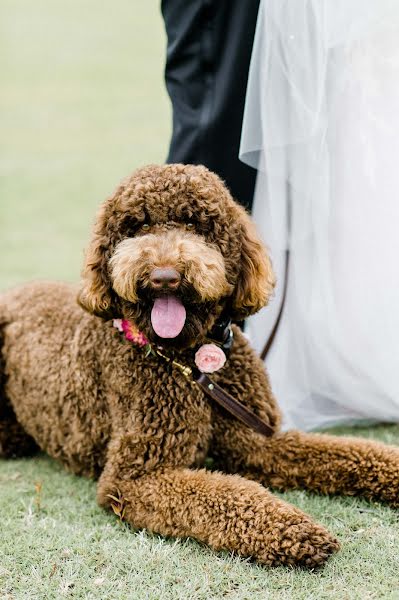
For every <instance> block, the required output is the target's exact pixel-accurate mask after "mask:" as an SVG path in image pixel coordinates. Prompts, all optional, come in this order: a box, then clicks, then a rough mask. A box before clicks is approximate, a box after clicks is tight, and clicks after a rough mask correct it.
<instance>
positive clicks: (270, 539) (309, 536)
mask: <svg viewBox="0 0 399 600" xmlns="http://www.w3.org/2000/svg"><path fill="white" fill-rule="evenodd" d="M292 516H293V515H290V516H289V517H288V518H286V519H282V520H281V521H280V522H277V523H275V525H274V527H273V528H272V530H271V531H269V532H268V535H267V546H268V547H266V546H265V550H264V552H262V553H261V555H260V556H259V560H260V561H261V562H263V563H264V564H268V565H273V566H277V565H296V566H302V567H306V568H308V569H312V568H315V567H319V566H321V565H322V564H323V563H325V562H326V560H327V559H328V558H329V557H330V556H331V555H332V554H334V552H337V551H338V550H339V547H340V546H339V543H338V541H337V540H336V538H335V537H334V536H332V535H331V534H330V533H329V532H328V531H327V530H326V529H324V528H323V527H322V526H321V525H318V524H317V523H314V522H312V521H311V520H310V519H308V518H306V517H305V518H303V517H301V516H299V515H298V518H294V519H293V518H292Z"/></svg>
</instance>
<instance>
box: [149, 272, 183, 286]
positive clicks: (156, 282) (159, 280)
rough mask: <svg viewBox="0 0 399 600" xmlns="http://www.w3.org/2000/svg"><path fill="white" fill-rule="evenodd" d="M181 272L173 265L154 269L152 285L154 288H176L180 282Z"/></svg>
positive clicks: (151, 279) (151, 277)
mask: <svg viewBox="0 0 399 600" xmlns="http://www.w3.org/2000/svg"><path fill="white" fill-rule="evenodd" d="M180 279H181V277H180V273H178V272H177V271H176V269H173V268H172V267H162V268H157V269H154V270H153V271H152V273H151V275H150V283H151V287H152V288H153V289H154V290H162V289H168V290H176V289H177V288H178V287H179V284H180Z"/></svg>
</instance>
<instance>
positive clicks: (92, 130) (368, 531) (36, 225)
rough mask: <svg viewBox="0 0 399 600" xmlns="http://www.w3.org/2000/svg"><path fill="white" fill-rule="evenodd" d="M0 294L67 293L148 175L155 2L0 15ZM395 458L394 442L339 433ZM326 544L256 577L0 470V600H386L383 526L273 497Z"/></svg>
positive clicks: (18, 465) (156, 141) (77, 490)
mask: <svg viewBox="0 0 399 600" xmlns="http://www.w3.org/2000/svg"><path fill="white" fill-rule="evenodd" d="M0 39H1V45H0V71H1V74H2V86H1V93H0V131H1V150H0V152H1V155H0V169H1V171H0V172H1V179H0V265H1V269H0V289H4V288H6V287H8V286H11V285H14V284H16V283H18V282H20V281H24V280H27V279H33V278H58V279H67V280H70V281H76V280H77V279H78V277H79V270H80V265H81V261H82V250H83V248H84V246H85V244H86V240H87V238H88V233H89V228H90V225H91V222H92V220H93V215H94V210H95V207H96V206H97V204H98V203H99V202H100V201H101V200H102V199H103V198H104V197H105V196H106V195H108V194H109V193H110V192H111V191H112V190H113V188H114V187H115V186H116V184H117V182H118V181H119V179H121V178H122V177H123V176H125V175H126V174H128V173H129V172H130V171H131V170H132V169H133V168H135V167H136V166H139V165H142V164H144V163H148V162H162V161H163V160H164V157H165V155H166V149H167V143H168V137H169V130H170V124H169V123H170V112H169V105H168V102H167V98H166V94H165V91H164V87H163V75H162V69H163V55H164V46H165V39H164V34H163V30H162V22H161V18H160V14H159V6H158V2H143V1H141V2H140V1H139V0H129V1H127V0H114V1H113V2H102V3H99V2H95V1H94V0H68V2H59V1H58V2H57V1H55V0H35V2H32V1H31V0H2V2H1V4H0ZM338 433H340V434H341V433H351V434H353V433H355V434H357V435H363V436H367V437H373V438H376V439H381V440H384V441H387V442H389V443H393V444H399V427H397V426H393V425H392V426H378V427H374V428H368V429H366V428H363V429H357V430H353V429H349V428H348V429H346V430H345V429H340V430H339V431H338ZM281 496H282V497H284V498H286V499H287V500H288V501H292V502H293V503H295V504H296V505H297V506H299V507H300V508H301V509H303V510H305V511H307V512H308V513H310V514H312V515H313V516H314V517H315V518H316V519H318V520H319V521H321V522H322V523H323V524H324V525H326V526H327V527H328V528H329V529H330V530H331V531H332V532H334V533H335V534H336V535H337V536H338V538H339V539H340V541H341V543H342V550H341V552H340V553H339V554H338V555H336V556H335V557H334V558H333V559H332V560H330V561H329V563H328V564H327V566H326V567H325V568H324V569H323V570H320V571H318V572H305V571H300V570H295V569H288V568H278V569H266V568H263V567H260V566H258V565H256V564H253V563H250V562H249V561H245V560H242V559H240V558H238V557H237V556H231V555H228V554H225V553H219V554H216V553H214V552H211V551H210V550H209V549H208V548H206V547H204V546H201V545H199V544H197V543H195V542H193V541H191V540H183V541H175V540H165V539H163V538H161V537H158V536H153V535H149V534H147V533H145V532H135V531H133V530H131V529H130V528H129V527H128V526H126V525H125V524H122V523H120V522H119V521H118V519H117V518H116V517H115V516H114V515H112V514H108V513H106V512H104V511H102V510H100V509H99V508H98V507H97V506H96V502H95V484H94V483H93V482H91V481H87V480H84V479H81V478H77V477H74V476H72V475H69V474H67V473H66V472H64V471H63V469H62V468H61V467H60V466H58V465H57V464H56V463H55V462H54V461H53V460H51V459H49V458H47V457H45V456H42V455H40V456H38V457H37V458H34V459H26V460H17V461H0V507H1V518H0V600H5V599H9V600H11V599H18V600H19V599H21V600H22V599H23V600H25V599H46V600H47V599H53V598H54V599H59V598H64V597H66V598H85V599H86V598H87V599H109V600H111V599H112V600H119V599H123V598H126V599H136V598H137V599H154V600H155V599H157V600H158V599H159V600H163V599H169V598H170V599H182V598H188V599H197V598H198V599H204V600H208V599H209V600H210V599H213V598H215V599H216V598H220V599H222V598H223V599H238V600H244V599H245V600H252V599H254V600H255V599H259V600H261V599H262V600H263V599H268V598H270V599H273V600H274V599H278V600H280V599H281V600H282V599H293V600H301V599H303V600H305V599H306V600H310V599H314V600H322V599H337V600H347V599H348V600H349V599H359V600H366V599H371V598H373V599H377V600H380V599H383V598H384V599H385V598H386V599H399V519H398V514H397V513H395V512H394V511H392V510H390V509H388V508H386V507H384V506H381V505H378V504H370V503H367V502H365V501H363V500H358V499H353V498H346V499H344V498H325V497H324V498H323V497H317V496H314V495H310V494H306V493H305V492H301V491H297V492H291V493H286V494H281Z"/></svg>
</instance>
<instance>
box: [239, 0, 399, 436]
mask: <svg viewBox="0 0 399 600" xmlns="http://www.w3.org/2000/svg"><path fill="white" fill-rule="evenodd" d="M240 156H241V158H242V160H244V161H245V162H247V163H249V164H251V165H252V166H254V167H256V168H258V170H259V172H258V180H257V187H256V193H255V204H254V218H255V221H256V223H257V225H258V229H259V231H260V233H261V235H262V237H263V238H264V240H265V242H266V243H267V245H268V247H269V249H270V252H271V256H272V260H273V263H274V267H275V270H276V273H277V277H278V287H277V291H276V294H275V297H274V299H273V301H272V302H271V304H270V305H269V307H267V308H266V309H264V310H263V311H261V312H260V313H259V314H258V315H255V316H254V317H253V318H251V319H250V321H249V325H248V333H249V336H250V338H251V340H252V343H253V344H254V346H255V348H256V349H257V350H258V351H261V348H262V347H263V345H264V344H265V341H266V340H267V339H268V337H269V335H270V332H271V331H272V329H273V327H274V325H275V322H276V319H277V315H278V312H279V310H280V306H281V302H282V295H283V287H284V277H285V260H286V253H287V250H288V251H289V263H288V276H287V290H286V297H285V303H284V307H283V311H282V314H281V320H280V323H279V326H278V328H277V332H276V335H275V338H274V341H273V343H272V345H271V347H270V350H269V353H268V355H267V358H266V362H267V367H268V371H269V373H270V376H271V381H272V386H273V390H274V392H275V394H276V396H277V398H278V401H279V403H280V406H281V408H282V411H283V415H284V427H286V428H287V427H298V428H301V429H313V428H322V427H327V426H331V425H335V424H340V423H353V422H361V421H365V420H367V421H384V422H395V421H396V422H399V0H361V1H359V0H263V2H262V3H261V7H260V12H259V17H258V25H257V32H256V37H255V43H254V50H253V55H252V61H251V69H250V77H249V83H248V92H247V102H246V109H245V117H244V124H243V133H242V139H241V149H240Z"/></svg>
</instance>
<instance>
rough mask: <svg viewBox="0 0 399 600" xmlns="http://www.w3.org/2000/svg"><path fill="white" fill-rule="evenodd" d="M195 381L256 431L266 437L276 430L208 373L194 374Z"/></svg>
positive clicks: (206, 392)
mask: <svg viewBox="0 0 399 600" xmlns="http://www.w3.org/2000/svg"><path fill="white" fill-rule="evenodd" d="M194 381H195V382H196V383H197V384H198V385H199V386H200V388H201V389H202V390H203V391H204V392H205V394H207V395H208V396H210V397H211V398H212V400H214V401H215V402H217V403H218V404H219V405H220V406H222V407H223V408H224V409H226V410H227V411H228V412H229V413H231V414H232V415H234V416H235V417H236V418H237V419H239V420H240V421H242V422H243V423H245V425H248V427H251V429H253V430H254V431H257V432H258V433H261V434H262V435H264V436H266V437H270V436H272V435H273V433H274V430H273V429H272V427H270V425H269V424H268V423H266V422H265V421H263V420H262V419H261V418H260V417H258V416H257V415H256V414H255V413H254V412H252V410H250V409H249V408H247V407H246V406H244V405H243V404H241V402H238V400H236V399H235V398H233V396H230V394H228V393H227V392H226V391H225V390H224V389H223V388H222V387H220V385H218V384H217V383H215V382H214V381H212V379H211V378H210V377H209V376H208V375H207V374H206V373H201V372H200V371H198V373H195V374H194Z"/></svg>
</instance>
